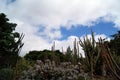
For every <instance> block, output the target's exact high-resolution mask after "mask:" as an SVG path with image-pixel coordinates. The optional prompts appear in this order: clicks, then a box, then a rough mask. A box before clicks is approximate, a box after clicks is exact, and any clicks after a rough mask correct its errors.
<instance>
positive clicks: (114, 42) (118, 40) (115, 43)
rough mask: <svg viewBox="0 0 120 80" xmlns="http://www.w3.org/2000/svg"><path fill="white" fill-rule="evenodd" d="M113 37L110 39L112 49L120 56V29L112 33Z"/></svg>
mask: <svg viewBox="0 0 120 80" xmlns="http://www.w3.org/2000/svg"><path fill="white" fill-rule="evenodd" d="M111 36H112V37H113V39H111V40H110V48H111V51H112V52H114V53H115V54H117V55H119V56H120V31H118V33H116V34H113V35H111Z"/></svg>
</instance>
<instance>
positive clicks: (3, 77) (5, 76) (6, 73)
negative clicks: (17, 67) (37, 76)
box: [0, 68, 13, 80]
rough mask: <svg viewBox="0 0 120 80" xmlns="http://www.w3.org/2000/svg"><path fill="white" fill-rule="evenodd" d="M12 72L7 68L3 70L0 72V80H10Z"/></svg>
mask: <svg viewBox="0 0 120 80" xmlns="http://www.w3.org/2000/svg"><path fill="white" fill-rule="evenodd" d="M12 77H13V70H12V69H8V68H3V69H1V70H0V80H12Z"/></svg>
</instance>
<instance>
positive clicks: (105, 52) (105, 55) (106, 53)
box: [99, 38, 120, 80]
mask: <svg viewBox="0 0 120 80" xmlns="http://www.w3.org/2000/svg"><path fill="white" fill-rule="evenodd" d="M99 45H100V47H99V48H101V56H102V59H103V63H105V64H103V65H105V66H106V68H107V69H109V71H110V74H111V75H113V77H115V78H116V79H118V80H120V76H119V73H120V67H119V66H118V65H117V64H116V62H115V60H114V59H113V56H112V54H111V52H110V49H109V48H108V45H107V44H106V43H105V41H104V40H102V39H101V38H100V39H99Z"/></svg>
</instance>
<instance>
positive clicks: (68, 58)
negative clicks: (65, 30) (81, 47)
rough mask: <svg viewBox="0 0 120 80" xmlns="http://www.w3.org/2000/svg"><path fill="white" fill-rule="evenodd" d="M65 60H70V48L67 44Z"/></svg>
mask: <svg viewBox="0 0 120 80" xmlns="http://www.w3.org/2000/svg"><path fill="white" fill-rule="evenodd" d="M65 61H66V62H71V61H72V50H71V48H70V46H68V48H67V51H66V53H65Z"/></svg>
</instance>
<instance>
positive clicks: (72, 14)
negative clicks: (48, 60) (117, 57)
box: [0, 0, 120, 56]
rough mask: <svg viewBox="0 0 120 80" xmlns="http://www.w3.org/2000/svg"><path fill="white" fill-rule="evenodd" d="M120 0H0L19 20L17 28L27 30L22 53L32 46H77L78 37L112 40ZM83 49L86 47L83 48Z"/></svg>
mask: <svg viewBox="0 0 120 80" xmlns="http://www.w3.org/2000/svg"><path fill="white" fill-rule="evenodd" d="M119 3H120V0H0V13H5V14H6V15H7V18H9V19H10V22H13V23H17V27H16V31H17V32H19V33H24V34H25V37H24V39H23V43H24V46H23V48H22V51H21V53H20V55H21V56H23V55H25V54H26V53H28V52H29V51H32V50H44V49H51V46H52V45H53V43H54V42H55V49H59V50H61V48H62V47H63V49H64V51H65V50H66V48H67V47H68V46H71V48H72V47H73V41H74V40H75V38H76V39H77V40H79V38H81V39H82V38H83V37H84V36H86V35H88V37H90V34H91V30H92V31H94V33H95V39H96V41H97V39H98V38H99V37H102V38H107V39H108V40H110V38H111V36H110V35H112V34H115V33H117V31H118V30H119V29H120V5H119ZM80 51H81V53H83V51H82V48H80Z"/></svg>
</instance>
